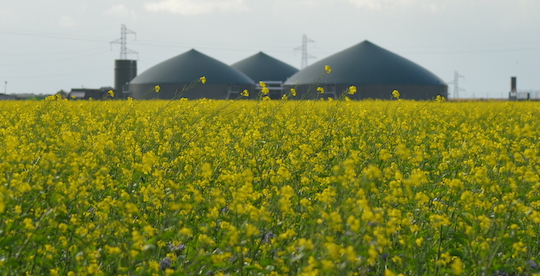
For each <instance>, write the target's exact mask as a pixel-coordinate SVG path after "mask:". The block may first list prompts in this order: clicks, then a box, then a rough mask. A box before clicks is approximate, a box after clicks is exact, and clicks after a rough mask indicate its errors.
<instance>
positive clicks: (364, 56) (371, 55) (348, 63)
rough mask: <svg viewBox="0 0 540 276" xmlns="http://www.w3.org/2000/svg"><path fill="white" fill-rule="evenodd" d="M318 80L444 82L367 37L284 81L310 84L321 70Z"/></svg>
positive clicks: (373, 83) (400, 83)
mask: <svg viewBox="0 0 540 276" xmlns="http://www.w3.org/2000/svg"><path fill="white" fill-rule="evenodd" d="M325 65H329V66H330V67H331V68H332V72H331V73H330V74H324V76H323V78H322V80H321V81H322V82H325V83H334V84H348V85H381V84H385V85H386V84H392V85H398V84H399V85H403V84H407V85H409V84H414V85H445V82H444V81H443V80H441V79H440V78H438V77H437V76H435V75H434V74H433V73H431V72H429V71H428V70H426V69H424V68H423V67H421V66H420V65H418V64H416V63H414V62H412V61H410V60H408V59H406V58H403V57H401V56H399V55H397V54H394V53H392V52H390V51H388V50H385V49H383V48H381V47H379V46H377V45H375V44H373V43H371V42H369V41H367V40H365V41H363V42H361V43H359V44H356V45H354V46H352V47H350V48H348V49H345V50H343V51H341V52H339V53H336V54H334V55H332V56H329V57H327V58H325V59H322V60H320V61H318V62H316V63H314V64H312V65H310V66H308V67H306V68H304V69H302V70H300V71H299V72H298V73H296V74H294V75H293V76H291V77H290V78H289V79H288V80H287V81H286V82H285V84H287V85H295V84H299V85H301V84H310V83H313V82H314V81H316V80H317V79H318V78H319V77H320V76H321V73H323V72H324V67H325Z"/></svg>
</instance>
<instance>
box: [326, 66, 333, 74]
mask: <svg viewBox="0 0 540 276" xmlns="http://www.w3.org/2000/svg"><path fill="white" fill-rule="evenodd" d="M324 71H325V72H326V73H327V74H330V73H332V67H330V66H329V65H325V66H324Z"/></svg>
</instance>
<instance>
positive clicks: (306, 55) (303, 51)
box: [294, 35, 315, 69]
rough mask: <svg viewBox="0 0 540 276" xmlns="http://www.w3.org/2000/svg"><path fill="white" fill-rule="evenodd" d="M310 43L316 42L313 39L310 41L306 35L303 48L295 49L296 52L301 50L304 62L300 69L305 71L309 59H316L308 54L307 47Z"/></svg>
mask: <svg viewBox="0 0 540 276" xmlns="http://www.w3.org/2000/svg"><path fill="white" fill-rule="evenodd" d="M309 42H315V41H313V40H311V39H309V38H308V37H307V36H306V35H303V36H302V46H300V47H296V48H294V50H301V51H302V62H301V65H300V69H304V68H306V67H307V66H308V59H309V58H315V57H314V56H312V55H310V54H308V49H307V45H308V43H309Z"/></svg>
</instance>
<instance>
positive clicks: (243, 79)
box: [129, 49, 255, 99]
mask: <svg viewBox="0 0 540 276" xmlns="http://www.w3.org/2000/svg"><path fill="white" fill-rule="evenodd" d="M201 77H205V78H206V80H207V82H206V83H205V84H202V83H200V78H201ZM156 85H159V86H160V91H159V93H155V92H154V88H155V86H156ZM254 87H255V83H254V81H253V80H252V79H250V78H249V77H248V76H246V75H245V74H244V73H242V72H240V71H238V70H236V69H234V68H232V67H231V66H229V65H227V64H225V63H222V62H220V61H218V60H216V59H213V58H211V57H209V56H207V55H204V54H202V53H200V52H198V51H196V50H194V49H192V50H190V51H187V52H185V53H183V54H180V55H178V56H176V57H173V58H171V59H168V60H165V61H163V62H161V63H159V64H157V65H155V66H153V67H151V68H149V69H148V70H146V71H144V72H143V73H141V74H140V75H138V76H137V77H135V78H134V79H133V80H131V82H130V83H129V91H130V92H131V97H133V98H134V99H178V98H188V99H200V98H209V99H236V98H239V95H240V93H241V92H242V91H243V90H244V89H248V90H249V91H252V90H253V89H254Z"/></svg>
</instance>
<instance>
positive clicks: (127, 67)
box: [114, 59, 137, 99]
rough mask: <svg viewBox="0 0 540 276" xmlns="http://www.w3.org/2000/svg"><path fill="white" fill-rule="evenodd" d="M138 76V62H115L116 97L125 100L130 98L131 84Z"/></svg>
mask: <svg viewBox="0 0 540 276" xmlns="http://www.w3.org/2000/svg"><path fill="white" fill-rule="evenodd" d="M136 76H137V61H136V60H128V59H117V60H115V61H114V90H115V97H116V98H119V99H125V98H127V97H128V96H129V82H130V81H131V80H132V79H134V78H135V77H136Z"/></svg>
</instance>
